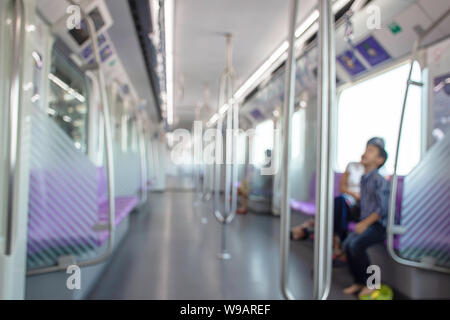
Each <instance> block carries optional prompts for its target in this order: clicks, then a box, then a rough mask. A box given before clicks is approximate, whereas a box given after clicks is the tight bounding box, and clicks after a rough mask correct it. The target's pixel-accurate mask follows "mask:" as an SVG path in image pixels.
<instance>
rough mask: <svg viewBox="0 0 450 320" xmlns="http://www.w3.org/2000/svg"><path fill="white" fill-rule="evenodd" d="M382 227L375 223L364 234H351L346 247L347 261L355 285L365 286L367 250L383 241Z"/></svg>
mask: <svg viewBox="0 0 450 320" xmlns="http://www.w3.org/2000/svg"><path fill="white" fill-rule="evenodd" d="M385 235H386V231H385V229H384V227H383V226H382V225H381V224H379V223H375V224H373V225H371V226H370V227H368V228H367V230H366V231H364V233H362V234H360V235H357V234H354V233H353V234H351V235H350V236H349V237H351V238H350V239H349V241H348V245H347V246H346V253H347V261H348V265H349V269H350V272H351V274H352V276H353V280H354V282H355V284H357V285H360V286H366V282H367V277H368V275H367V268H368V267H369V266H370V260H369V256H368V254H367V248H368V247H370V246H372V245H374V244H376V243H378V242H381V241H383V240H384V239H385Z"/></svg>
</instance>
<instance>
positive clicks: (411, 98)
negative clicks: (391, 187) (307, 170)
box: [335, 63, 422, 175]
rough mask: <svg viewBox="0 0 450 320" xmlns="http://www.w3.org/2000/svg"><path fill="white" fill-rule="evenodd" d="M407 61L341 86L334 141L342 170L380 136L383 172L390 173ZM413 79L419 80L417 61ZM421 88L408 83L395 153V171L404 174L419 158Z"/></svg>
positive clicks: (391, 171) (406, 74) (338, 166)
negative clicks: (384, 157) (383, 150)
mask: <svg viewBox="0 0 450 320" xmlns="http://www.w3.org/2000/svg"><path fill="white" fill-rule="evenodd" d="M409 68H410V64H409V63H406V64H403V65H401V66H399V67H397V68H395V69H393V70H390V71H387V72H385V73H383V74H381V75H379V76H376V77H374V78H371V79H369V80H367V81H364V82H362V83H359V84H357V85H355V86H353V87H350V88H348V89H345V90H344V91H343V92H342V94H341V96H340V99H339V103H338V110H339V112H338V113H339V115H338V138H337V139H338V145H337V150H338V152H337V163H336V168H335V169H336V170H337V171H340V172H343V171H344V170H345V168H346V166H347V164H348V163H349V162H351V161H359V160H360V159H361V155H362V154H363V152H364V149H365V146H366V143H367V141H368V140H369V139H370V138H371V137H375V136H378V137H382V138H384V139H385V141H386V151H387V152H388V156H389V158H388V161H387V163H386V166H385V168H384V170H383V173H386V174H392V173H393V171H394V157H395V151H396V146H397V137H398V129H399V123H400V116H401V111H402V110H401V109H402V103H403V98H404V94H405V90H406V79H407V77H408V72H409ZM413 80H415V81H421V71H420V67H419V65H418V64H416V65H415V67H414V71H413ZM421 101H422V95H421V88H420V87H416V86H411V87H410V91H409V95H408V102H407V107H406V115H405V122H404V126H403V134H402V141H401V148H400V155H399V166H398V173H399V174H400V175H406V174H408V173H409V172H410V171H411V170H412V169H413V168H414V167H415V166H416V165H417V163H418V162H419V160H420V150H421V135H420V133H421Z"/></svg>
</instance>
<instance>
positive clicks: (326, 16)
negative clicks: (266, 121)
mask: <svg viewBox="0 0 450 320" xmlns="http://www.w3.org/2000/svg"><path fill="white" fill-rule="evenodd" d="M319 10H320V18H319V20H320V24H319V61H320V65H319V92H318V97H319V103H318V108H317V152H318V154H317V156H318V157H317V183H316V208H317V209H316V224H315V230H316V231H315V232H316V235H315V243H314V293H313V295H314V299H318V300H319V299H320V300H321V299H326V298H327V296H328V293H329V290H330V285H331V267H332V265H331V262H332V261H331V248H332V237H333V229H332V228H333V199H332V197H333V192H332V190H333V184H334V182H333V174H332V171H331V157H332V152H331V150H332V149H331V148H332V143H331V142H332V141H331V140H332V130H331V124H332V122H331V117H332V112H333V105H334V96H335V81H336V75H335V54H334V21H333V20H334V16H333V13H332V11H331V4H330V1H329V0H319Z"/></svg>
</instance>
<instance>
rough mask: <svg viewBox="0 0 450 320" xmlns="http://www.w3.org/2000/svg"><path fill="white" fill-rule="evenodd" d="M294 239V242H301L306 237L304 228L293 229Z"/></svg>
mask: <svg viewBox="0 0 450 320" xmlns="http://www.w3.org/2000/svg"><path fill="white" fill-rule="evenodd" d="M292 237H293V238H294V240H300V239H303V238H304V237H305V231H304V230H303V227H302V226H299V227H295V228H293V229H292Z"/></svg>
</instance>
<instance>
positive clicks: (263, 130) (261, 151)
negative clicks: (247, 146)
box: [252, 120, 274, 166]
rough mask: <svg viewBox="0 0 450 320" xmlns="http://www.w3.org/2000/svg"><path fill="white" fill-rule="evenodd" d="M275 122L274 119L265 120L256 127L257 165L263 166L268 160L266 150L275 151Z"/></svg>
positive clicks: (254, 147)
mask: <svg viewBox="0 0 450 320" xmlns="http://www.w3.org/2000/svg"><path fill="white" fill-rule="evenodd" d="M273 140H274V124H273V121H272V120H268V121H264V122H263V123H261V124H259V125H258V126H257V127H256V128H255V137H254V139H253V148H252V152H253V156H252V159H253V163H252V164H254V165H255V166H262V165H264V162H265V161H266V150H272V151H273V144H274V141H273Z"/></svg>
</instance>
